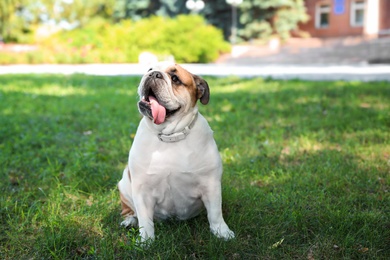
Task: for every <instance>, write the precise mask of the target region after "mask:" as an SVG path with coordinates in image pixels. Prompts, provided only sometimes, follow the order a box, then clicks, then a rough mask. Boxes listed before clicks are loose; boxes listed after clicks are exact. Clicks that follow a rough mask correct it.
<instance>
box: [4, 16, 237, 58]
mask: <svg viewBox="0 0 390 260" xmlns="http://www.w3.org/2000/svg"><path fill="white" fill-rule="evenodd" d="M229 50H230V45H229V44H228V43H227V42H225V41H224V39H223V35H222V32H221V31H220V30H219V29H217V28H215V27H213V26H211V25H208V24H206V22H205V20H204V19H203V18H202V17H201V16H195V15H187V16H184V15H181V16H177V17H176V18H163V17H157V16H155V17H150V18H148V19H143V20H140V21H137V22H133V21H130V20H123V21H121V22H120V23H117V24H110V23H108V22H107V21H105V20H102V19H98V20H94V21H92V22H91V23H89V24H88V25H87V26H86V27H84V28H80V29H76V30H73V31H68V32H60V33H57V34H55V35H52V36H51V37H50V38H48V39H46V40H44V41H43V42H41V43H40V48H39V50H38V51H35V52H31V53H28V54H18V59H12V58H11V56H12V55H11V56H10V55H5V56H6V57H4V58H2V57H0V63H3V64H4V63H7V61H10V60H12V61H15V62H17V63H32V64H34V63H126V62H129V63H133V62H138V56H139V54H140V53H141V52H143V51H149V52H152V53H154V54H155V55H157V56H158V57H159V58H160V59H164V57H167V56H170V55H173V56H174V58H175V60H176V61H177V62H188V63H197V62H199V63H207V62H212V61H215V60H216V59H217V58H218V56H219V55H220V54H221V53H223V52H228V51H229ZM20 55H25V57H24V59H21V58H20ZM20 60H24V62H20Z"/></svg>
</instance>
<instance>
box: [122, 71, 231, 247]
mask: <svg viewBox="0 0 390 260" xmlns="http://www.w3.org/2000/svg"><path fill="white" fill-rule="evenodd" d="M138 95H139V97H140V100H139V102H138V109H139V112H140V113H141V114H142V115H143V118H142V119H141V122H140V124H139V126H138V129H137V132H136V135H135V137H134V141H133V144H132V147H131V149H130V153H129V159H128V165H127V166H126V168H125V169H124V171H123V176H122V179H121V180H120V181H119V183H118V188H119V193H120V198H121V204H122V213H121V214H122V215H123V216H124V221H123V222H122V223H121V225H123V226H125V227H127V226H137V224H138V226H139V232H140V237H141V242H145V241H152V240H154V237H155V234H154V220H164V219H167V218H178V219H180V220H185V219H189V218H192V217H195V216H197V215H198V214H199V213H200V212H201V210H202V209H203V208H206V210H207V218H208V221H209V224H210V229H211V232H212V233H213V234H214V235H216V236H217V237H219V238H223V239H226V240H227V239H231V238H234V233H233V232H232V231H231V230H230V229H229V227H228V226H227V224H226V223H225V221H224V219H223V217H222V206H221V204H222V197H221V176H222V162H221V157H220V155H219V153H218V149H217V145H216V143H215V141H214V137H213V131H212V130H211V128H210V126H209V124H208V123H207V121H206V119H205V118H204V117H203V116H202V115H201V114H200V113H199V111H198V106H197V101H198V100H200V103H202V104H203V105H206V104H207V103H208V102H209V97H210V92H209V86H208V84H207V82H206V81H205V80H204V79H202V78H201V77H199V76H196V75H193V74H191V73H189V72H188V71H186V70H185V69H183V68H182V67H181V66H180V65H177V64H167V63H159V64H157V65H156V66H154V67H153V68H151V69H150V70H149V71H148V72H147V73H146V74H145V75H144V76H143V77H142V79H141V82H140V84H139V87H138Z"/></svg>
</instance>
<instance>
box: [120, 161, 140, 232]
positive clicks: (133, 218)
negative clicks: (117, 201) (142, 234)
mask: <svg viewBox="0 0 390 260" xmlns="http://www.w3.org/2000/svg"><path fill="white" fill-rule="evenodd" d="M118 189H119V195H120V198H121V205H122V212H121V215H122V216H123V217H124V218H125V219H124V220H123V221H122V223H121V226H125V227H128V226H133V227H135V226H137V224H138V220H137V214H136V212H135V207H134V203H133V200H132V197H131V193H132V192H131V178H130V171H129V168H128V166H126V168H125V170H124V171H123V177H122V180H121V181H120V182H119V183H118ZM129 189H130V190H129ZM125 194H127V196H126V195H125Z"/></svg>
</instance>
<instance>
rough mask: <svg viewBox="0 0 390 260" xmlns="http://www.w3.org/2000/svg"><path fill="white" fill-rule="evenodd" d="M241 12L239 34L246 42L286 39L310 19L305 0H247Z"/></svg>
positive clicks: (242, 5)
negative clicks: (299, 25)
mask: <svg viewBox="0 0 390 260" xmlns="http://www.w3.org/2000/svg"><path fill="white" fill-rule="evenodd" d="M240 10H241V15H240V23H241V28H242V29H241V30H240V31H239V33H240V36H241V37H242V38H243V39H245V40H250V39H257V38H263V39H267V38H269V37H270V36H271V35H278V36H279V37H280V38H281V39H286V38H288V37H290V32H291V31H292V30H294V29H296V28H297V25H298V23H299V22H304V21H306V20H307V19H308V16H307V14H306V9H305V5H304V1H303V0H261V1H259V0H245V1H244V2H243V3H242V4H241V5H240Z"/></svg>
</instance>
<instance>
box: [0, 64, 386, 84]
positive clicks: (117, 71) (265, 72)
mask: <svg viewBox="0 0 390 260" xmlns="http://www.w3.org/2000/svg"><path fill="white" fill-rule="evenodd" d="M183 66H184V67H185V68H187V69H188V70H189V71H191V72H192V73H194V74H198V75H210V76H229V75H235V76H239V77H271V78H274V79H303V80H348V81H354V80H359V81H389V82H390V65H236V64H183ZM146 71H147V67H145V66H143V65H139V64H85V65H6V66H0V74H13V73H18V74H26V73H33V74H40V73H49V74H65V75H68V74H74V73H83V74H87V75H109V76H111V75H129V76H130V75H131V76H134V75H137V76H139V75H142V74H144V73H145V72H146ZM0 84H1V83H0Z"/></svg>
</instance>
